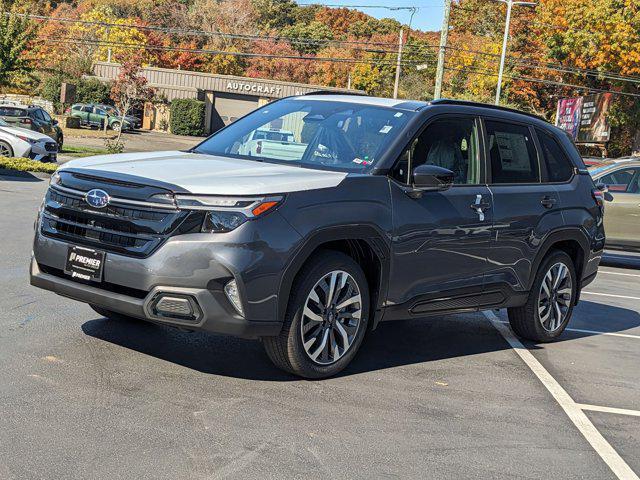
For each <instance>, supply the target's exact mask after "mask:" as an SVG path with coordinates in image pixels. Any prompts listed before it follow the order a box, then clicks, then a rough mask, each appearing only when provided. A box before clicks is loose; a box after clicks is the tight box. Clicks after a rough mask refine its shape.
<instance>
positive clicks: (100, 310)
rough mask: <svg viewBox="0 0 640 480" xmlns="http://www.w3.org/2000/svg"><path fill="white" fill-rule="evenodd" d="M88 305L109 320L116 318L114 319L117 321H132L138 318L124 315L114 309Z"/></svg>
mask: <svg viewBox="0 0 640 480" xmlns="http://www.w3.org/2000/svg"><path fill="white" fill-rule="evenodd" d="M89 306H90V307H91V309H92V310H93V311H94V312H96V313H97V314H98V315H102V316H103V317H105V318H107V319H109V320H116V321H119V322H134V321H138V319H137V318H135V317H130V316H128V315H124V314H122V313H118V312H114V311H111V310H108V309H106V308H103V307H99V306H98V305H89Z"/></svg>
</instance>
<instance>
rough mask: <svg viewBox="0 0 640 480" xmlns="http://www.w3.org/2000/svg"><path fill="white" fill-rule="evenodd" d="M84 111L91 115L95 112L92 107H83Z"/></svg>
mask: <svg viewBox="0 0 640 480" xmlns="http://www.w3.org/2000/svg"><path fill="white" fill-rule="evenodd" d="M82 111H83V112H86V113H91V112H93V108H91V107H82Z"/></svg>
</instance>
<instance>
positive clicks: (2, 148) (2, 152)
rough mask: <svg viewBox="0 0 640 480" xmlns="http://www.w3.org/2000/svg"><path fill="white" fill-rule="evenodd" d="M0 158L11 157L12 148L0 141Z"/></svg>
mask: <svg viewBox="0 0 640 480" xmlns="http://www.w3.org/2000/svg"><path fill="white" fill-rule="evenodd" d="M0 157H13V148H11V145H9V144H8V143H7V142H3V141H0Z"/></svg>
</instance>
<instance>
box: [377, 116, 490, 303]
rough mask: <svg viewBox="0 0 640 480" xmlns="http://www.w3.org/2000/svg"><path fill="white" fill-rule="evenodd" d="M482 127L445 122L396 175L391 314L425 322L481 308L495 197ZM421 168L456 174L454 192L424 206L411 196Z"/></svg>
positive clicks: (429, 196) (426, 197)
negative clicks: (427, 317) (485, 173)
mask: <svg viewBox="0 0 640 480" xmlns="http://www.w3.org/2000/svg"><path fill="white" fill-rule="evenodd" d="M478 126H479V123H478V121H477V119H476V118H474V117H471V116H469V117H461V116H443V117H438V118H437V119H435V120H433V121H432V122H431V123H429V124H428V125H427V127H426V128H425V129H424V131H423V132H422V133H421V134H419V135H418V137H417V138H415V139H414V140H413V141H412V142H411V145H410V146H409V147H408V148H407V150H406V151H405V153H404V154H403V156H402V157H401V158H400V160H399V162H398V164H397V165H396V166H395V168H394V171H393V172H392V176H393V178H394V179H393V180H391V193H392V203H393V220H394V235H393V247H392V255H393V258H392V262H391V263H392V265H391V278H390V282H389V290H388V304H389V306H392V305H397V306H398V309H399V310H403V311H404V312H405V313H406V312H407V311H409V312H410V313H412V314H416V315H420V314H429V313H436V312H441V311H445V310H449V309H459V308H466V307H472V306H474V305H476V304H477V303H480V298H479V297H480V296H481V295H482V290H483V280H484V275H485V273H486V271H487V255H488V252H489V245H490V232H491V223H492V210H491V194H490V192H489V189H488V188H487V186H486V185H483V184H482V177H481V175H482V171H481V170H482V169H481V164H482V162H481V158H482V154H481V149H480V135H479V128H478ZM422 164H432V165H437V166H441V167H445V168H447V169H449V170H451V171H453V172H454V174H455V178H454V185H453V186H452V187H451V188H449V189H448V190H445V191H439V192H424V193H423V194H422V196H421V197H419V198H413V197H412V196H410V195H408V194H407V187H408V186H409V185H410V184H411V183H412V182H411V179H412V172H413V169H414V168H415V167H417V166H419V165H422ZM385 315H386V314H385Z"/></svg>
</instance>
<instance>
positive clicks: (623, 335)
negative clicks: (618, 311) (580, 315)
mask: <svg viewBox="0 0 640 480" xmlns="http://www.w3.org/2000/svg"><path fill="white" fill-rule="evenodd" d="M496 318H498V317H496ZM498 321H499V322H500V323H504V324H508V323H509V322H508V321H507V320H500V319H499V318H498ZM564 330H565V332H577V333H588V334H590V335H607V336H610V337H623V338H634V339H636V340H640V335H632V334H630V333H616V332H601V331H600V330H584V329H582V328H565V329H564Z"/></svg>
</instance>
